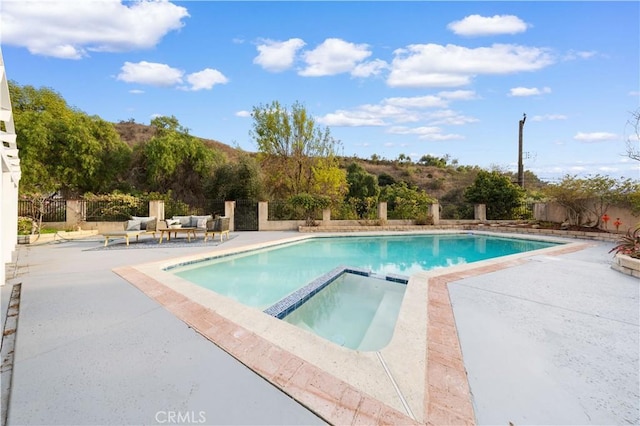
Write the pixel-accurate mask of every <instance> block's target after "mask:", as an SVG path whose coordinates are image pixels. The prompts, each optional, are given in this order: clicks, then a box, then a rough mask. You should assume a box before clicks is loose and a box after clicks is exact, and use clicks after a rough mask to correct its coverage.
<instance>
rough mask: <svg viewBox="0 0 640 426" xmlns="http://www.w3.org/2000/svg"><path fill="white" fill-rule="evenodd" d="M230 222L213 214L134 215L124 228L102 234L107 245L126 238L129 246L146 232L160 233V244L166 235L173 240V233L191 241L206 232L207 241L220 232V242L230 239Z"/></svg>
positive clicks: (226, 218) (169, 239)
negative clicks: (133, 239)
mask: <svg viewBox="0 0 640 426" xmlns="http://www.w3.org/2000/svg"><path fill="white" fill-rule="evenodd" d="M229 222H230V218H229V217H226V216H218V217H215V218H214V217H213V216H212V215H206V216H195V215H191V216H174V217H173V218H171V219H166V220H158V219H157V218H155V217H153V216H150V217H137V216H133V217H132V218H131V219H130V220H128V221H127V222H126V223H125V224H124V229H123V230H121V231H107V232H103V233H102V236H103V237H104V246H105V247H106V246H107V245H108V244H109V241H110V240H113V239H115V238H124V239H125V243H126V245H127V246H128V245H129V242H130V241H131V238H133V237H135V238H136V242H137V241H138V240H139V237H140V235H145V234H152V235H153V238H154V239H155V238H156V234H159V238H158V244H162V241H163V240H164V239H165V236H166V237H167V241H171V234H173V237H174V238H177V236H178V234H184V235H185V236H186V238H187V241H188V242H191V239H192V238H193V239H194V240H195V239H197V236H198V233H202V234H204V241H205V242H206V241H207V239H208V238H209V237H211V238H212V239H213V238H215V234H220V242H222V241H223V238H224V237H225V236H226V237H227V240H228V239H229Z"/></svg>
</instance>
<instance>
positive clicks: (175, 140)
mask: <svg viewBox="0 0 640 426" xmlns="http://www.w3.org/2000/svg"><path fill="white" fill-rule="evenodd" d="M151 125H152V126H154V127H156V129H157V131H156V134H155V135H154V136H153V137H152V138H151V139H150V140H148V141H147V142H144V143H141V144H139V145H137V146H136V149H135V152H134V157H135V160H134V163H135V166H136V170H137V171H138V172H139V173H138V176H136V179H137V183H138V185H140V186H143V187H144V188H145V189H146V190H147V191H157V192H168V191H172V192H173V193H174V194H175V196H176V198H178V199H180V200H182V201H185V202H194V201H197V200H200V199H202V198H203V197H204V186H205V183H206V182H207V181H208V180H209V179H210V178H211V176H212V175H213V171H214V169H215V167H216V166H217V165H218V164H220V163H222V162H223V161H224V158H223V156H222V155H221V154H220V153H218V152H217V151H215V150H213V149H211V148H209V147H207V146H205V145H204V143H203V142H202V141H200V140H199V139H197V138H195V137H193V136H191V135H189V133H188V130H187V129H185V128H183V127H182V126H180V123H179V122H178V120H177V119H176V118H175V117H173V116H172V117H157V118H154V119H153V120H152V121H151Z"/></svg>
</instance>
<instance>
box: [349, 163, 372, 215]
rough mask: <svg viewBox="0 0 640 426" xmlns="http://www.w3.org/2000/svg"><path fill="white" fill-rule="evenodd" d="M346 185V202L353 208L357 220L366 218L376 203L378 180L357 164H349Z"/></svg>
mask: <svg viewBox="0 0 640 426" xmlns="http://www.w3.org/2000/svg"><path fill="white" fill-rule="evenodd" d="M347 184H348V185H349V192H348V193H347V202H348V203H349V204H351V205H352V206H353V208H354V209H355V211H356V214H357V216H358V217H359V218H364V217H366V216H367V215H368V214H369V213H370V212H371V211H372V209H373V208H374V207H375V206H376V203H377V202H378V196H379V195H380V187H379V186H378V178H377V177H376V176H375V175H372V174H371V173H368V172H367V171H366V170H365V169H364V168H363V167H362V166H360V165H359V164H357V163H351V164H350V165H349V166H348V167H347Z"/></svg>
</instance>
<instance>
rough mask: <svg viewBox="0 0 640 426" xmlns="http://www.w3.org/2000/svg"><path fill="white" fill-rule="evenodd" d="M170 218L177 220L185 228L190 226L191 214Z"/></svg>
mask: <svg viewBox="0 0 640 426" xmlns="http://www.w3.org/2000/svg"><path fill="white" fill-rule="evenodd" d="M172 219H173V220H177V221H179V222H180V224H181V225H182V226H183V227H185V228H187V227H189V226H191V216H174V217H173V218H172Z"/></svg>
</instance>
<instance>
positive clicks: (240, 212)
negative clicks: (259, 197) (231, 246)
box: [233, 200, 258, 231]
mask: <svg viewBox="0 0 640 426" xmlns="http://www.w3.org/2000/svg"><path fill="white" fill-rule="evenodd" d="M234 215H235V218H234V221H233V225H234V229H235V230H236V231H257V230H258V202H257V201H253V200H236V208H235V211H234Z"/></svg>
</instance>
